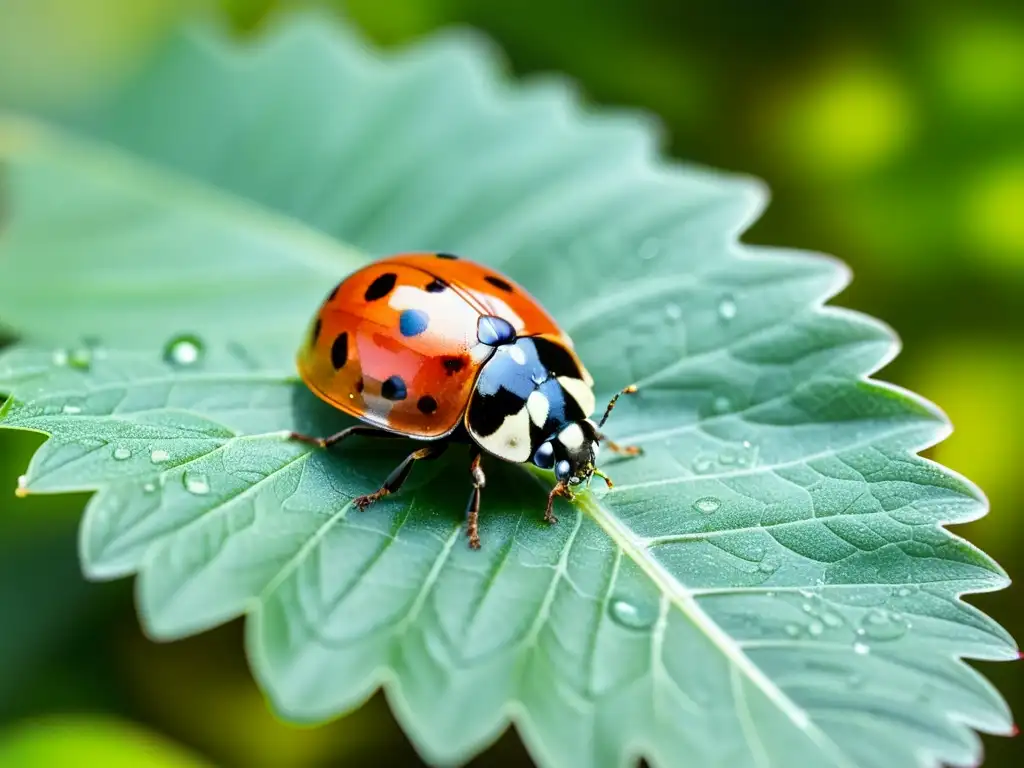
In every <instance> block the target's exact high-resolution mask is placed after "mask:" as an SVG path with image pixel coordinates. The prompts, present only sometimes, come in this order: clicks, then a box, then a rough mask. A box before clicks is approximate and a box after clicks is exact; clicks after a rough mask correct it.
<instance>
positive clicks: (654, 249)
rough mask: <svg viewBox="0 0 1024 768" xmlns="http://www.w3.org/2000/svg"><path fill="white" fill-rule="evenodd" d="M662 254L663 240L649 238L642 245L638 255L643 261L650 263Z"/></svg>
mask: <svg viewBox="0 0 1024 768" xmlns="http://www.w3.org/2000/svg"><path fill="white" fill-rule="evenodd" d="M660 254H661V240H659V239H658V238H656V237H649V238H647V239H646V240H644V241H643V242H642V243H640V250H639V251H638V252H637V255H638V256H639V257H640V260H641V261H650V260H651V259H653V258H656V257H657V256H659V255H660Z"/></svg>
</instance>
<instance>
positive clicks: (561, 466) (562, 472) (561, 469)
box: [555, 459, 572, 480]
mask: <svg viewBox="0 0 1024 768" xmlns="http://www.w3.org/2000/svg"><path fill="white" fill-rule="evenodd" d="M571 471H572V468H571V467H570V466H569V462H568V461H566V460H565V459H562V460H561V461H560V462H558V463H557V464H556V465H555V477H557V478H558V479H559V480H565V479H566V478H567V477H569V473H570V472H571Z"/></svg>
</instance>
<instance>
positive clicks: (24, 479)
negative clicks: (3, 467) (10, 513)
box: [14, 475, 28, 499]
mask: <svg viewBox="0 0 1024 768" xmlns="http://www.w3.org/2000/svg"><path fill="white" fill-rule="evenodd" d="M14 495H15V496H17V497H18V498H19V499H24V498H25V497H26V496H28V475H22V476H21V477H19V478H18V486H17V487H16V488H15V489H14Z"/></svg>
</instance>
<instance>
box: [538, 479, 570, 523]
mask: <svg viewBox="0 0 1024 768" xmlns="http://www.w3.org/2000/svg"><path fill="white" fill-rule="evenodd" d="M555 496H568V497H569V498H570V499H571V498H572V491H570V490H569V486H567V485H566V484H565V483H564V482H562V481H559V482H558V484H557V485H556V486H555V487H554V488H552V489H551V493H549V494H548V506H547V509H545V510H544V522H545V523H549V524H551V525H554V524H555V523H557V522H558V518H557V517H555V514H554V513H553V512H552V511H551V508H552V506H554V504H555Z"/></svg>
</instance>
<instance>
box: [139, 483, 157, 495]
mask: <svg viewBox="0 0 1024 768" xmlns="http://www.w3.org/2000/svg"><path fill="white" fill-rule="evenodd" d="M142 490H144V491H145V492H146V493H152V492H153V491H155V490H156V483H146V484H145V485H144V486H142Z"/></svg>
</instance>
